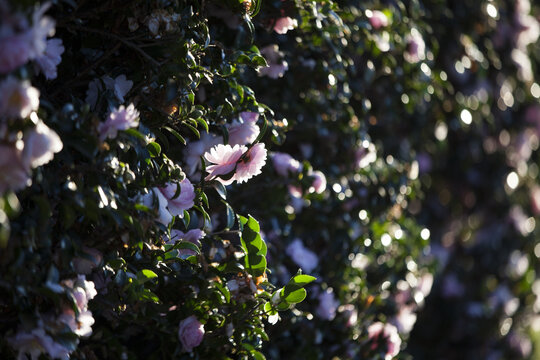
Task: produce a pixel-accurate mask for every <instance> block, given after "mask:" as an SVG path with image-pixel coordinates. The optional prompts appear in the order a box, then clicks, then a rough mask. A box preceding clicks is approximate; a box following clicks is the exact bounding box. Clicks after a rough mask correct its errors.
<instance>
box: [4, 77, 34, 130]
mask: <svg viewBox="0 0 540 360" xmlns="http://www.w3.org/2000/svg"><path fill="white" fill-rule="evenodd" d="M0 94H2V96H0V120H2V119H5V118H22V119H24V118H26V117H28V115H30V113H31V112H32V111H35V110H37V109H38V107H39V90H38V89H36V88H35V87H32V85H31V84H30V82H29V81H27V80H25V81H20V80H18V79H17V78H15V77H13V76H9V77H7V78H6V79H5V80H4V81H2V82H1V83H0Z"/></svg>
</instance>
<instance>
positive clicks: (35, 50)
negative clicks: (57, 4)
mask: <svg viewBox="0 0 540 360" xmlns="http://www.w3.org/2000/svg"><path fill="white" fill-rule="evenodd" d="M50 6H51V4H50V3H45V4H43V5H41V7H39V8H37V9H36V10H35V11H34V13H33V14H32V27H31V28H30V33H29V37H30V39H29V40H30V59H36V58H38V57H39V56H41V55H43V53H44V52H45V50H46V49H47V37H49V36H53V35H54V31H55V29H54V27H55V23H54V20H53V19H52V18H50V17H48V16H45V12H46V11H47V10H48V9H49V7H50Z"/></svg>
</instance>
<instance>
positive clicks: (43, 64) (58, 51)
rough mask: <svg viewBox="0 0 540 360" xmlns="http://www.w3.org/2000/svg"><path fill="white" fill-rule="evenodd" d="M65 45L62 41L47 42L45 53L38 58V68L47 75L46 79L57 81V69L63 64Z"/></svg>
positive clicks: (51, 40) (50, 40)
mask: <svg viewBox="0 0 540 360" xmlns="http://www.w3.org/2000/svg"><path fill="white" fill-rule="evenodd" d="M63 53H64V45H62V40H61V39H49V40H47V48H46V49H45V52H44V53H43V54H42V55H40V56H38V57H37V58H36V60H35V61H36V67H37V69H38V70H39V71H41V72H42V73H43V75H45V79H47V80H52V79H56V77H57V75H58V73H57V70H56V67H57V66H58V64H60V63H61V62H62V54H63Z"/></svg>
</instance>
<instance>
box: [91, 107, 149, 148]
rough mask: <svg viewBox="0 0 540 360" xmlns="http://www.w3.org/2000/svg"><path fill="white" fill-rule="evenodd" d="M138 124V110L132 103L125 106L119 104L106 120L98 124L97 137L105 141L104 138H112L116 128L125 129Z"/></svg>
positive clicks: (116, 131) (114, 135) (116, 130)
mask: <svg viewBox="0 0 540 360" xmlns="http://www.w3.org/2000/svg"><path fill="white" fill-rule="evenodd" d="M138 125H139V112H138V111H137V110H136V109H135V106H134V105H133V104H130V105H129V106H128V107H127V108H126V107H125V106H124V105H121V106H120V107H119V108H118V109H115V110H113V111H112V112H111V113H110V114H109V116H108V117H107V120H106V121H105V122H102V123H100V124H99V125H98V129H97V130H98V132H99V139H100V140H101V141H105V139H106V138H111V139H114V138H115V137H116V135H117V133H118V130H127V129H129V128H133V127H137V126H138Z"/></svg>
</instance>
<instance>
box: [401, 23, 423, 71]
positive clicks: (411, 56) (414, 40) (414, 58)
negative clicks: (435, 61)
mask: <svg viewBox="0 0 540 360" xmlns="http://www.w3.org/2000/svg"><path fill="white" fill-rule="evenodd" d="M405 42H406V43H407V49H406V50H405V53H404V54H403V57H404V58H405V60H406V61H408V62H410V63H417V62H419V61H420V60H424V59H425V57H426V54H425V52H426V43H425V42H424V39H423V38H422V35H420V33H419V32H418V30H416V29H412V30H411V33H410V34H409V35H407V36H406V37H405Z"/></svg>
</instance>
